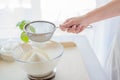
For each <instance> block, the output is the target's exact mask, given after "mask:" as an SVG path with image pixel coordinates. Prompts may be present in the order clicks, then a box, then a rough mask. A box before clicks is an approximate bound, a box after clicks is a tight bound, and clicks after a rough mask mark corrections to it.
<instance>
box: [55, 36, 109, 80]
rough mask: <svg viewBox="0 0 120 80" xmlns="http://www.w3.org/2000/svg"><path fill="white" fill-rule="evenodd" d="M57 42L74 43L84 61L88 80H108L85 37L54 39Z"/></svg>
mask: <svg viewBox="0 0 120 80" xmlns="http://www.w3.org/2000/svg"><path fill="white" fill-rule="evenodd" d="M56 40H57V41H61V40H62V41H74V42H75V43H76V44H77V46H78V48H79V50H80V52H81V55H82V58H83V59H84V63H85V65H86V67H87V70H88V74H89V77H90V80H108V78H107V76H106V74H105V72H104V70H103V69H102V67H101V65H100V63H99V61H98V59H97V57H96V55H95V53H94V51H93V49H92V48H91V46H90V43H89V41H88V39H87V38H86V37H85V36H81V35H77V36H76V35H75V36H72V37H71V36H69V37H66V38H65V37H63V38H62V37H61V38H58V39H56Z"/></svg>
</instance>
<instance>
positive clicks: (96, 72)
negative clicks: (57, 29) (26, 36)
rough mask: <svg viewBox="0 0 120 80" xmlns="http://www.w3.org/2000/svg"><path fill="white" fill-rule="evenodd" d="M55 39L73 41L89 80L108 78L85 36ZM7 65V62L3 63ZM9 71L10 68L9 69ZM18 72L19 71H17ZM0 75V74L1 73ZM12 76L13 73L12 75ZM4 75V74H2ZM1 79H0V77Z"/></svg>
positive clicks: (104, 79) (57, 39) (105, 79)
mask: <svg viewBox="0 0 120 80" xmlns="http://www.w3.org/2000/svg"><path fill="white" fill-rule="evenodd" d="M53 40H56V41H74V42H75V43H76V44H77V46H78V48H79V50H80V53H81V57H82V58H83V61H84V64H85V66H86V69H87V72H88V75H89V79H90V80H108V79H107V77H106V75H105V72H104V71H103V69H102V67H101V66H100V64H99V61H98V59H97V57H96V56H95V54H94V52H93V50H92V48H91V47H90V44H89V42H88V40H87V38H86V37H85V36H72V37H71V36H70V37H59V38H54V37H53ZM5 65H7V64H5ZM10 71H11V70H10ZM19 74H20V73H19ZM1 75H2V74H1ZM13 76H14V75H13ZM3 77H5V76H3ZM0 80H1V79H0Z"/></svg>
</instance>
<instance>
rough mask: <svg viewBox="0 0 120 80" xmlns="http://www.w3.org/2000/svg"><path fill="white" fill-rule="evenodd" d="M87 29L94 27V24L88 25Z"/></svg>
mask: <svg viewBox="0 0 120 80" xmlns="http://www.w3.org/2000/svg"><path fill="white" fill-rule="evenodd" d="M56 28H60V27H56ZM86 28H87V29H91V28H93V26H92V25H88V27H86Z"/></svg>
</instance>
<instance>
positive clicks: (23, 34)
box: [20, 31, 29, 42]
mask: <svg viewBox="0 0 120 80" xmlns="http://www.w3.org/2000/svg"><path fill="white" fill-rule="evenodd" d="M20 38H21V40H22V41H23V42H29V37H28V36H27V34H26V33H25V32H24V31H23V32H22V33H21V36H20Z"/></svg>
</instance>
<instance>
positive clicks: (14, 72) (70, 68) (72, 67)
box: [0, 47, 90, 80]
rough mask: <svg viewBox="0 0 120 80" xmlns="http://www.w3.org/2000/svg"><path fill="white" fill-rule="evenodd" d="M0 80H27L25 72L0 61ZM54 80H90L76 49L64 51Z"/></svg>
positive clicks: (70, 48)
mask: <svg viewBox="0 0 120 80" xmlns="http://www.w3.org/2000/svg"><path fill="white" fill-rule="evenodd" d="M0 80H28V79H27V76H26V74H25V72H24V71H23V70H22V69H21V68H20V67H19V65H17V64H16V63H15V62H14V63H7V62H4V61H2V60H1V61H0ZM54 80H90V79H89V75H88V72H87V69H86V67H85V65H84V61H83V59H82V57H81V54H80V51H79V50H78V48H77V47H69V48H65V49H64V54H63V56H62V59H61V60H60V62H59V64H58V66H57V73H56V77H55V79H54Z"/></svg>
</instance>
